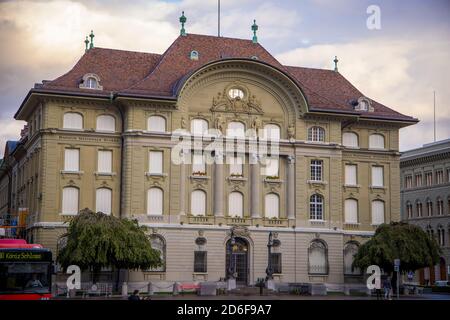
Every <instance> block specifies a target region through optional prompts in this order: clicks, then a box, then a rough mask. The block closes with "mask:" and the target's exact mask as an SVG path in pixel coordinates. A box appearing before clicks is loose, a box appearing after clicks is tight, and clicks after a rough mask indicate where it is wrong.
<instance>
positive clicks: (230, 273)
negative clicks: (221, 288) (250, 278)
mask: <svg viewBox="0 0 450 320" xmlns="http://www.w3.org/2000/svg"><path fill="white" fill-rule="evenodd" d="M235 244H236V238H235V236H234V230H233V229H231V232H230V242H229V245H228V252H229V253H230V256H229V257H228V269H227V289H228V290H233V289H235V288H236V262H235V259H234V253H233V248H234V246H235Z"/></svg>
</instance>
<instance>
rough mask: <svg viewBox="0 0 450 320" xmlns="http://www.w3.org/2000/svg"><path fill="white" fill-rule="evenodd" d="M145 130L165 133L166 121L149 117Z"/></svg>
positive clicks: (162, 118) (159, 117)
mask: <svg viewBox="0 0 450 320" xmlns="http://www.w3.org/2000/svg"><path fill="white" fill-rule="evenodd" d="M147 130H148V131H154V132H166V119H165V118H164V117H161V116H151V117H149V118H148V120H147Z"/></svg>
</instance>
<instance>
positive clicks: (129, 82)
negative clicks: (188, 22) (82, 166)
mask: <svg viewBox="0 0 450 320" xmlns="http://www.w3.org/2000/svg"><path fill="white" fill-rule="evenodd" d="M194 50H195V51H197V52H198V59H197V60H196V59H191V58H190V53H191V52H192V51H194ZM233 58H239V59H254V61H259V62H261V63H265V64H268V65H271V66H273V67H275V68H277V69H278V70H280V71H281V72H284V73H285V74H286V75H288V76H289V77H291V78H292V79H293V80H294V81H296V82H297V85H298V86H299V87H300V88H301V89H302V91H303V93H304V94H305V98H306V100H307V102H308V108H309V111H310V112H332V113H346V114H355V115H360V116H361V117H364V118H378V119H386V120H394V121H406V122H416V121H417V119H415V118H412V117H410V116H406V115H403V114H401V113H399V112H396V111H394V110H392V109H390V108H388V107H386V106H384V105H383V104H381V103H378V102H376V101H373V100H371V102H372V106H373V112H360V111H356V110H355V109H354V106H353V105H352V101H356V100H357V99H358V98H360V97H362V96H364V95H363V94H362V93H361V92H360V91H359V90H358V89H357V88H356V87H354V86H353V85H352V84H351V83H350V82H349V81H348V80H347V79H345V78H344V77H343V76H342V75H341V74H340V73H339V72H336V71H333V70H325V69H312V68H303V67H294V66H284V65H282V64H281V63H280V62H279V61H278V60H277V59H275V58H274V57H273V56H272V55H271V54H270V53H269V52H268V51H267V50H266V49H264V47H262V46H261V45H260V44H259V43H253V42H252V41H251V40H243V39H234V38H227V37H215V36H207V35H197V34H188V35H186V36H179V37H178V38H177V39H176V40H175V41H174V42H173V43H172V44H171V46H170V47H169V48H168V49H167V50H166V51H165V52H164V53H163V54H161V55H160V54H154V53H143V52H133V51H124V50H115V49H104V48H93V49H90V50H88V51H87V52H86V53H85V54H84V55H83V56H82V57H81V59H80V60H79V61H78V62H77V63H76V65H75V66H74V67H73V68H72V70H70V71H69V72H67V73H66V74H64V75H62V76H60V77H58V78H56V79H55V80H52V81H44V82H43V83H42V84H39V85H37V86H36V87H35V89H32V91H33V90H35V91H39V92H54V91H57V92H63V93H65V94H70V93H77V94H86V95H96V96H110V95H111V93H113V94H114V95H126V96H139V97H149V98H167V99H176V97H175V93H174V92H175V88H176V87H177V84H178V83H179V82H180V81H181V80H182V79H183V78H184V77H186V76H187V75H188V74H190V73H192V72H194V71H195V70H197V69H199V68H201V67H202V66H204V65H205V64H208V63H210V62H213V61H220V60H225V59H227V60H228V59H233ZM88 73H92V74H95V75H97V76H98V77H99V79H100V84H101V86H102V88H103V90H92V89H85V88H80V83H81V81H82V79H83V76H84V75H85V74H88Z"/></svg>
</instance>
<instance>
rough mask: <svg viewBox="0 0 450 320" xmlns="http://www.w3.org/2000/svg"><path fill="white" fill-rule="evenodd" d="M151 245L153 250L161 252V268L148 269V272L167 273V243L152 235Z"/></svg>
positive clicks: (160, 237) (161, 238) (158, 236)
mask: <svg viewBox="0 0 450 320" xmlns="http://www.w3.org/2000/svg"><path fill="white" fill-rule="evenodd" d="M150 245H151V246H152V249H154V250H156V251H158V252H159V256H160V258H161V262H162V264H161V266H159V267H154V268H151V269H148V270H147V271H153V272H165V271H166V241H165V240H164V238H163V237H162V236H160V235H156V234H152V235H151V236H150Z"/></svg>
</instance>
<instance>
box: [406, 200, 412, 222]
mask: <svg viewBox="0 0 450 320" xmlns="http://www.w3.org/2000/svg"><path fill="white" fill-rule="evenodd" d="M406 213H407V215H408V219H411V218H412V217H413V207H412V204H411V202H409V201H408V202H407V203H406Z"/></svg>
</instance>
